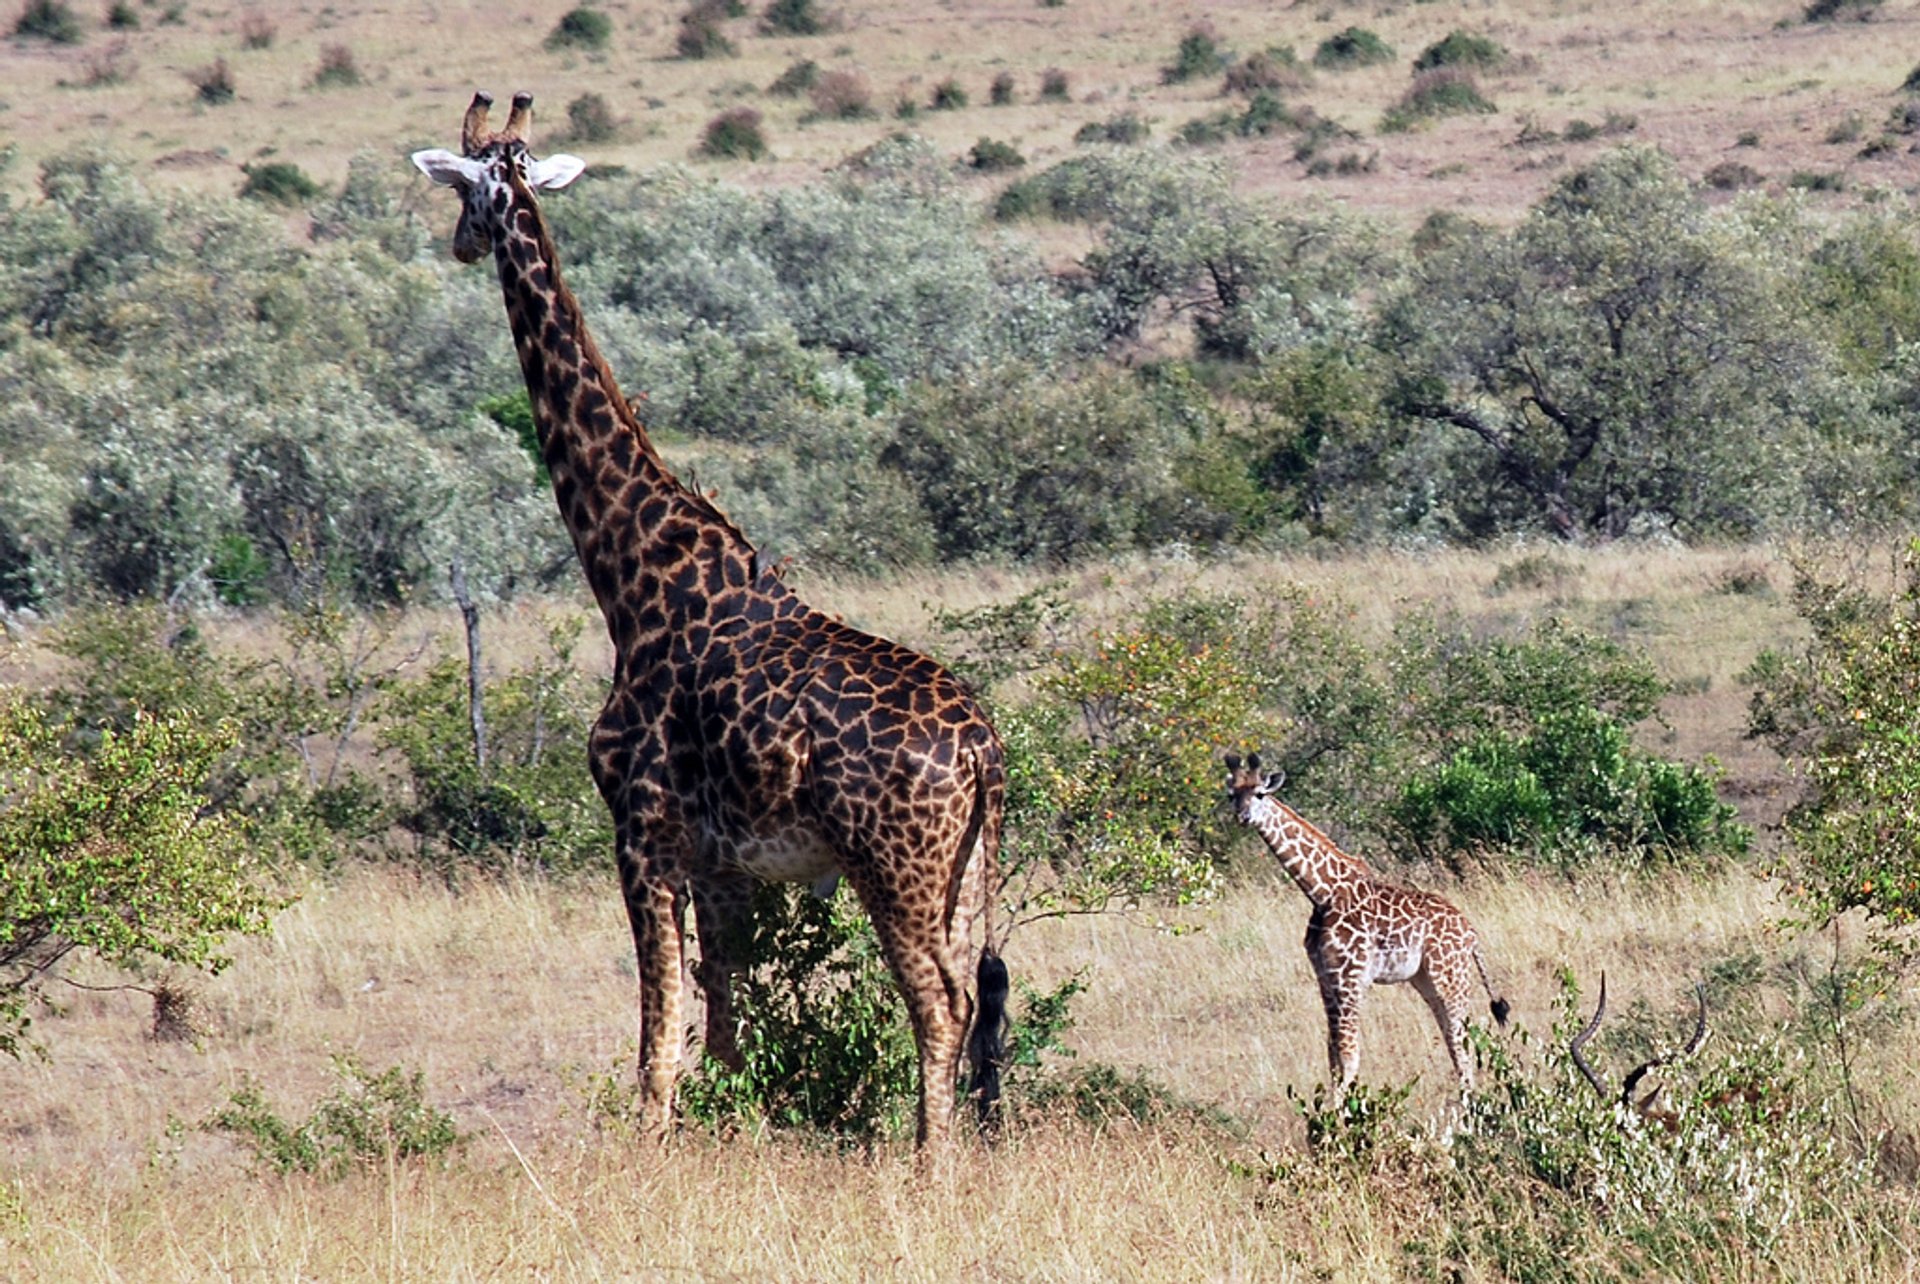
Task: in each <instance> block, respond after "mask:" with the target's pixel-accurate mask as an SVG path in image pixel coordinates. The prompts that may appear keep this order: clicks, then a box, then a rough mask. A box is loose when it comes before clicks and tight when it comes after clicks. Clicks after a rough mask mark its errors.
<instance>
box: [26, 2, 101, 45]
mask: <svg viewBox="0 0 1920 1284" xmlns="http://www.w3.org/2000/svg"><path fill="white" fill-rule="evenodd" d="M13 34H14V38H15V39H29V40H45V41H47V42H48V43H50V44H56V45H77V44H79V43H80V42H81V41H82V40H84V39H85V38H86V32H85V31H84V29H82V27H81V26H80V18H79V15H77V14H76V13H74V11H73V6H72V5H70V4H68V3H67V2H66V0H27V3H26V5H25V6H24V7H23V8H22V9H21V10H20V16H19V17H18V18H15V19H14V21H13Z"/></svg>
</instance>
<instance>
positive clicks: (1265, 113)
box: [1175, 92, 1306, 147]
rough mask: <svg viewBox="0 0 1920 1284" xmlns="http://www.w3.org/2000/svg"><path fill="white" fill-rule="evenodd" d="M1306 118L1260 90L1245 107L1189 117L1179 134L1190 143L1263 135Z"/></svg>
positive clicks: (1295, 125) (1299, 123)
mask: <svg viewBox="0 0 1920 1284" xmlns="http://www.w3.org/2000/svg"><path fill="white" fill-rule="evenodd" d="M1305 123H1306V121H1305V118H1304V117H1302V116H1299V115H1296V114H1295V113H1294V112H1293V111H1291V110H1289V109H1288V107H1287V105H1286V104H1285V103H1283V102H1281V101H1280V100H1279V99H1278V98H1277V97H1275V96H1274V95H1272V94H1270V93H1265V92H1262V93H1257V94H1255V95H1254V96H1253V101H1251V102H1249V103H1248V104H1247V106H1246V108H1245V109H1244V110H1242V111H1224V112H1216V113H1215V114H1213V115H1211V116H1202V117H1199V118H1197V119H1194V120H1190V121H1188V122H1187V123H1186V124H1184V125H1182V126H1181V127H1180V132H1179V133H1178V134H1176V135H1175V137H1176V138H1178V139H1179V140H1180V142H1182V143H1184V144H1185V145H1187V146H1189V147H1201V146H1206V145H1208V144H1212V143H1218V142H1224V141H1225V140H1226V139H1228V138H1262V137H1265V136H1266V135H1268V134H1275V133H1279V132H1281V131H1282V130H1295V129H1299V128H1301V127H1302V125H1303V124H1305Z"/></svg>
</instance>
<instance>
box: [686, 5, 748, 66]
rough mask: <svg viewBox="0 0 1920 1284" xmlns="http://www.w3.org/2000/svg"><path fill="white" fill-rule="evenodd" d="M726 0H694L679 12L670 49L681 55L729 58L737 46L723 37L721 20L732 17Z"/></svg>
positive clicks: (735, 51)
mask: <svg viewBox="0 0 1920 1284" xmlns="http://www.w3.org/2000/svg"><path fill="white" fill-rule="evenodd" d="M732 8H733V6H731V5H729V4H727V3H726V0H695V3H694V5H693V7H692V8H690V9H688V10H687V11H686V12H685V13H683V14H681V15H680V30H679V32H678V33H677V34H676V35H675V36H674V38H673V47H674V51H675V52H676V53H678V54H679V55H680V56H681V57H682V58H686V59H690V60H698V59H702V58H731V57H734V56H735V55H736V54H738V53H739V52H740V49H739V46H737V45H735V44H734V43H733V41H731V40H729V39H728V38H727V33H726V30H725V28H724V27H722V25H721V24H722V23H723V22H725V21H726V20H727V19H728V18H730V17H732V16H733V13H732Z"/></svg>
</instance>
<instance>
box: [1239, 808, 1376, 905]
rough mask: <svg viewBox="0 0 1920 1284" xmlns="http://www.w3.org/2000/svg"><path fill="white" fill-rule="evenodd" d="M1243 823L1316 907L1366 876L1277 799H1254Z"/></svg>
mask: <svg viewBox="0 0 1920 1284" xmlns="http://www.w3.org/2000/svg"><path fill="white" fill-rule="evenodd" d="M1247 823H1248V824H1250V825H1252V826H1253V827H1254V829H1255V830H1256V831H1257V832H1258V833H1259V835H1260V837H1262V838H1264V839H1266V841H1267V846H1268V848H1270V849H1271V850H1272V852H1273V854H1274V856H1275V857H1276V858H1277V859H1278V860H1279V861H1280V866H1281V868H1282V869H1284V870H1286V871H1287V873H1288V875H1289V876H1291V877H1292V879H1293V881H1294V883H1295V884H1297V885H1298V886H1299V888H1300V890H1301V891H1303V892H1305V893H1306V894H1307V899H1308V900H1310V901H1312V902H1313V903H1314V906H1315V907H1316V908H1318V907H1322V906H1326V905H1330V904H1332V903H1333V901H1334V900H1335V899H1336V898H1338V897H1339V896H1340V895H1341V894H1342V893H1343V892H1346V891H1349V890H1351V889H1352V888H1353V887H1354V886H1355V885H1356V884H1358V883H1360V882H1361V881H1363V880H1365V879H1366V878H1367V877H1368V871H1367V867H1366V866H1365V865H1363V864H1362V863H1361V862H1360V861H1359V860H1357V859H1356V858H1354V857H1352V856H1349V855H1348V854H1347V853H1345V852H1343V851H1341V850H1340V848H1339V846H1338V844H1336V843H1335V842H1334V841H1333V840H1332V839H1331V838H1329V837H1327V836H1326V835H1325V834H1323V833H1321V832H1320V831H1319V830H1318V829H1316V828H1314V827H1313V826H1312V825H1311V824H1309V823H1307V821H1306V820H1305V819H1304V818H1303V817H1302V816H1301V815H1300V813H1299V812H1297V811H1295V810H1294V809H1293V808H1291V807H1289V806H1287V805H1286V804H1285V803H1283V802H1280V801H1278V800H1277V799H1274V798H1257V799H1255V800H1254V803H1253V809H1252V811H1251V812H1250V813H1249V815H1248V819H1247Z"/></svg>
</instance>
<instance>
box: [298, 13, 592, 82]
mask: <svg viewBox="0 0 1920 1284" xmlns="http://www.w3.org/2000/svg"><path fill="white" fill-rule="evenodd" d="M562 21H563V22H564V21H565V19H562ZM364 79H365V77H363V76H362V75H361V74H360V64H359V62H358V61H356V60H355V59H354V56H353V50H352V49H350V48H348V47H347V46H346V45H326V46H324V47H323V48H322V49H321V50H320V66H319V68H318V69H316V70H315V71H314V73H313V87H314V88H315V89H352V88H354V87H355V86H357V85H359V84H361V83H362V82H363V80H364Z"/></svg>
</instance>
